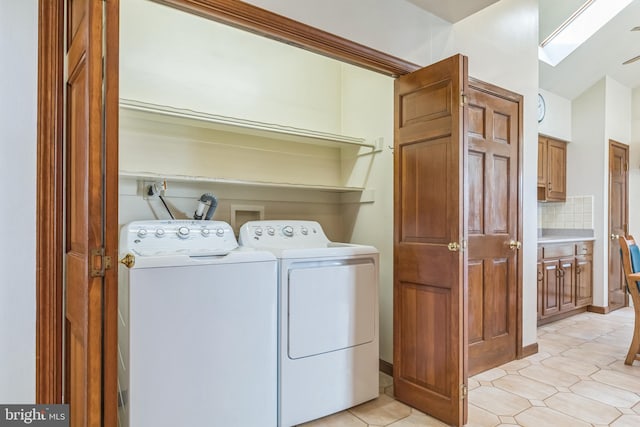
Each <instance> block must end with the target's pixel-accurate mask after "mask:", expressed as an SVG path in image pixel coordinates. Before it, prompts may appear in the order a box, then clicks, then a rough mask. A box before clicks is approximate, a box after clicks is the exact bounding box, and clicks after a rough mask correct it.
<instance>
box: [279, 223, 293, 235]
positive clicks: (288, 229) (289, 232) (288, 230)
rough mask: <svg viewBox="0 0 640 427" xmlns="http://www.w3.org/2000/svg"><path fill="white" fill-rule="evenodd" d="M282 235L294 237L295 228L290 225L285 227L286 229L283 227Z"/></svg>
mask: <svg viewBox="0 0 640 427" xmlns="http://www.w3.org/2000/svg"><path fill="white" fill-rule="evenodd" d="M282 234H284V235H285V236H287V237H293V227H292V226H290V225H285V226H284V227H282Z"/></svg>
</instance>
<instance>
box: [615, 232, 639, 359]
mask: <svg viewBox="0 0 640 427" xmlns="http://www.w3.org/2000/svg"><path fill="white" fill-rule="evenodd" d="M619 240H620V252H621V254H622V268H623V269H624V274H625V276H626V278H627V290H628V291H629V294H630V295H631V300H632V301H633V309H634V311H635V325H634V328H633V339H632V341H631V346H629V352H628V353H627V358H626V359H625V361H624V363H625V365H632V364H633V361H634V360H640V290H639V289H640V249H639V248H638V245H637V244H636V241H635V239H634V238H633V236H627V237H624V236H620V237H619ZM634 266H635V269H634Z"/></svg>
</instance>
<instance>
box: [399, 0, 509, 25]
mask: <svg viewBox="0 0 640 427" xmlns="http://www.w3.org/2000/svg"><path fill="white" fill-rule="evenodd" d="M409 1H410V2H411V3H413V4H415V5H416V6H419V7H421V8H422V9H424V10H426V11H428V12H430V13H433V14H434V15H436V16H439V17H440V18H442V19H444V20H447V21H449V22H458V21H460V20H462V19H464V18H466V17H467V16H469V15H473V14H474V13H476V12H477V11H479V10H482V9H484V8H485V7H487V6H489V5H491V4H493V3H497V2H498V0H474V1H469V0H445V1H443V0H409Z"/></svg>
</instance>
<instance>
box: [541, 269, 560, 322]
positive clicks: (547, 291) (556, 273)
mask: <svg viewBox="0 0 640 427" xmlns="http://www.w3.org/2000/svg"><path fill="white" fill-rule="evenodd" d="M542 269H543V274H544V286H543V292H542V294H543V295H542V313H541V317H543V318H544V317H548V316H551V315H552V314H556V313H558V312H559V311H560V300H559V297H558V296H559V295H560V286H559V283H560V280H559V278H560V268H559V264H558V261H557V260H551V261H549V260H544V261H542Z"/></svg>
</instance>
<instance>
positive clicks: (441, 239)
mask: <svg viewBox="0 0 640 427" xmlns="http://www.w3.org/2000/svg"><path fill="white" fill-rule="evenodd" d="M447 144H448V141H447V140H446V139H436V140H432V141H424V142H418V143H413V144H409V145H407V146H406V147H403V148H402V151H401V153H400V156H401V168H402V182H403V188H404V189H405V191H404V192H403V195H402V199H401V203H402V206H403V207H404V208H403V210H402V213H401V214H402V220H401V224H402V230H401V235H402V241H405V242H421V243H445V242H448V240H447V237H448V233H447V228H446V226H447V214H448V212H447V211H446V210H442V211H440V212H433V210H432V207H433V206H446V198H447V193H446V191H443V189H446V188H447V183H446V177H447V173H448V170H447V154H448V153H447Z"/></svg>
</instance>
